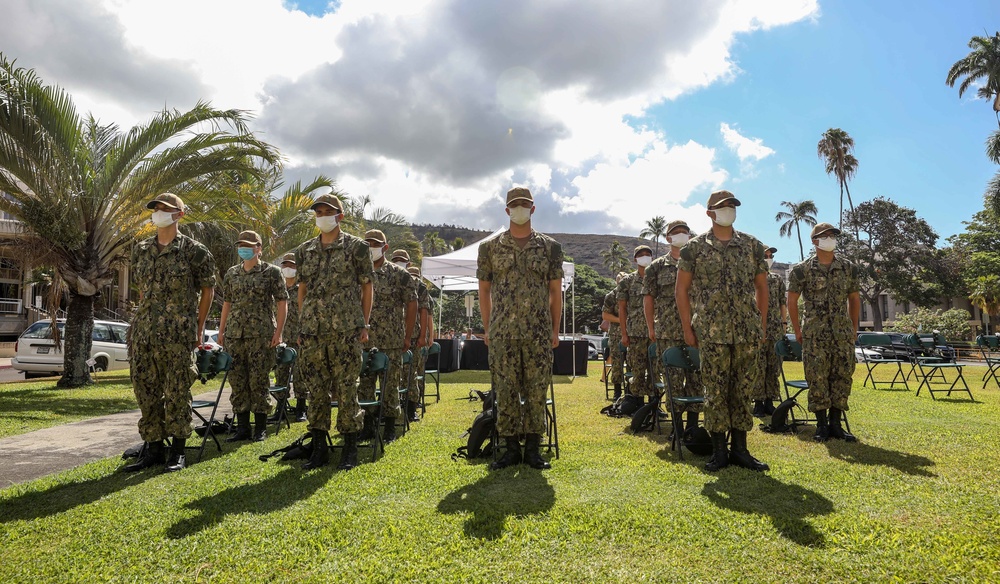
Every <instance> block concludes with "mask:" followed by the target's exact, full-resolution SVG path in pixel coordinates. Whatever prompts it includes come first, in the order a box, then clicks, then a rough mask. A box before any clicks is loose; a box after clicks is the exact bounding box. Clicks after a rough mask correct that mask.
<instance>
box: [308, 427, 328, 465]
mask: <svg viewBox="0 0 1000 584" xmlns="http://www.w3.org/2000/svg"><path fill="white" fill-rule="evenodd" d="M309 434H310V435H311V436H312V454H311V455H310V456H309V460H307V461H306V462H305V464H303V465H302V470H312V469H314V468H319V467H321V466H326V465H327V464H328V463H329V462H330V447H329V445H328V444H327V443H326V432H325V431H323V430H310V431H309Z"/></svg>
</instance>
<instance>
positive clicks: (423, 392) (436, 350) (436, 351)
mask: <svg viewBox="0 0 1000 584" xmlns="http://www.w3.org/2000/svg"><path fill="white" fill-rule="evenodd" d="M420 354H421V357H422V358H423V360H424V365H425V368H424V374H423V375H418V376H417V384H418V387H420V403H421V404H422V406H421V407H422V408H425V407H426V404H427V396H428V395H433V396H434V401H435V402H439V401H441V372H440V370H441V367H440V363H441V357H440V355H441V343H437V342H434V343H431V346H430V347H429V348H428V347H422V348H421V349H420ZM431 355H438V358H437V361H436V362H435V363H434V369H427V368H426V364H427V361H428V360H429V358H430V356H431ZM428 377H432V378H434V393H433V394H429V393H427V381H426V380H427V378H428Z"/></svg>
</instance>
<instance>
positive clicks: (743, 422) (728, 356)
mask: <svg viewBox="0 0 1000 584" xmlns="http://www.w3.org/2000/svg"><path fill="white" fill-rule="evenodd" d="M698 349H699V351H700V352H701V382H702V384H703V386H704V388H705V428H706V429H707V430H708V431H709V432H726V431H728V430H729V429H731V428H732V429H735V430H743V431H746V432H749V431H750V430H752V429H753V416H751V415H750V391H751V388H753V387H754V386H755V384H756V383H757V377H758V376H759V369H760V366H759V362H760V348H759V346H758V345H757V343H740V344H733V345H729V344H721V343H701V344H700V345H699V346H698Z"/></svg>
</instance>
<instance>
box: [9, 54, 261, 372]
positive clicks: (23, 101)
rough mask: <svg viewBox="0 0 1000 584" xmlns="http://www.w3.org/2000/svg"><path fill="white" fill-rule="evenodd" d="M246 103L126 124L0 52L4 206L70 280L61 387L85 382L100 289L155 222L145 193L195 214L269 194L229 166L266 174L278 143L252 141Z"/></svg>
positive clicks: (229, 209) (228, 214)
mask: <svg viewBox="0 0 1000 584" xmlns="http://www.w3.org/2000/svg"><path fill="white" fill-rule="evenodd" d="M246 121H247V117H246V114H245V113H244V112H242V111H239V110H217V109H214V108H212V107H211V106H209V105H208V104H206V103H198V104H197V105H195V107H194V108H193V109H191V110H190V111H187V112H181V111H177V110H164V111H162V112H160V113H159V114H156V115H154V116H153V117H152V118H151V119H150V120H149V121H147V122H145V123H143V124H140V125H138V126H135V127H134V128H131V129H129V130H128V131H122V130H121V129H119V128H118V126H116V125H113V124H107V125H103V124H101V123H100V122H99V121H98V120H97V119H95V118H94V117H93V115H87V116H81V115H80V114H79V113H77V110H76V107H75V105H74V104H73V100H72V98H71V96H70V95H69V94H67V93H66V92H65V91H64V90H63V89H61V88H59V87H58V86H54V85H44V84H43V83H42V81H41V80H40V79H39V78H38V77H37V75H36V74H35V72H34V71H32V70H28V69H24V68H20V67H16V66H15V64H14V63H13V62H10V61H8V60H7V59H6V58H5V57H4V56H3V55H2V54H0V191H3V192H5V193H6V194H7V196H6V197H0V211H4V212H7V213H10V214H11V215H12V216H14V217H16V218H17V219H19V220H20V221H21V222H22V224H23V226H24V229H25V236H26V238H28V239H29V244H30V245H32V246H37V247H38V248H39V249H42V250H46V251H48V252H49V255H50V257H51V258H52V260H53V261H52V263H51V265H52V266H53V267H54V268H55V269H56V271H57V272H58V273H59V276H60V277H61V278H62V280H63V281H64V282H65V284H66V286H67V288H68V290H69V298H70V300H69V311H68V315H67V322H66V327H65V331H64V337H65V353H64V357H63V360H64V373H63V377H62V379H60V380H59V386H61V387H77V386H80V385H83V384H86V383H89V382H90V373H89V368H88V366H87V359H88V358H89V357H90V350H91V342H92V341H91V337H92V331H93V326H94V323H93V319H94V298H95V295H96V294H97V293H98V291H99V290H101V289H102V288H103V287H104V286H106V285H108V284H110V283H111V282H113V280H114V273H115V271H116V269H117V268H118V267H119V266H121V265H122V264H123V263H124V262H126V261H127V259H128V253H129V250H130V248H131V246H132V243H133V242H134V241H135V240H136V238H137V237H138V236H139V235H141V234H142V232H143V229H144V227H145V229H146V230H147V232H148V229H149V227H148V218H149V213H148V211H147V210H146V208H145V204H146V202H147V201H148V200H149V199H150V198H151V197H152V196H153V195H156V194H159V193H162V192H165V191H171V192H174V193H177V194H178V195H180V196H181V197H182V198H183V199H184V200H185V202H186V203H189V206H190V209H189V217H191V218H192V219H194V220H202V221H204V220H206V219H209V218H212V217H220V218H223V217H225V218H229V219H233V218H234V217H235V216H236V215H235V213H237V212H240V213H243V214H244V215H247V214H249V213H250V210H251V209H253V208H255V207H257V206H259V205H262V204H263V203H264V201H261V200H260V198H259V197H257V196H255V193H253V192H252V191H248V190H246V189H242V188H234V181H233V180H231V179H232V178H233V177H234V176H258V177H263V176H265V175H266V174H267V172H268V169H270V168H272V167H274V166H277V165H278V164H279V158H278V153H277V152H276V151H275V150H274V149H273V148H272V147H271V146H269V145H268V144H266V143H264V142H261V141H259V140H257V139H256V138H255V137H254V136H253V134H251V133H250V131H249V129H248V128H247V126H246Z"/></svg>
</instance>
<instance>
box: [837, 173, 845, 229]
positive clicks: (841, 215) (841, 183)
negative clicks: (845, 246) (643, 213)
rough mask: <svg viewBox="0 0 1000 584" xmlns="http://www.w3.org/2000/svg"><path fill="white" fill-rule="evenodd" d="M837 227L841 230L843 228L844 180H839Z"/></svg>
mask: <svg viewBox="0 0 1000 584" xmlns="http://www.w3.org/2000/svg"><path fill="white" fill-rule="evenodd" d="M838 227H839V228H840V230H841V231H843V230H844V181H840V225H839V226H838Z"/></svg>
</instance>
